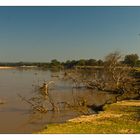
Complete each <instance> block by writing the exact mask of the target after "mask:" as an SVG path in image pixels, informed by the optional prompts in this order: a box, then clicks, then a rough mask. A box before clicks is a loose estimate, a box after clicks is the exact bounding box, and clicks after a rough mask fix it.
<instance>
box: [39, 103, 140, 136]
mask: <svg viewBox="0 0 140 140" xmlns="http://www.w3.org/2000/svg"><path fill="white" fill-rule="evenodd" d="M39 133H42V134H46V133H48V134H112V133H113V134H140V101H138V100H131V101H130V100H129V101H121V102H117V103H114V104H111V105H106V106H105V107H104V111H103V112H101V113H99V114H97V115H89V116H84V115H83V116H80V117H77V118H74V119H71V120H68V121H67V122H66V123H63V124H49V125H47V126H46V127H45V128H44V129H43V130H42V131H40V132H39Z"/></svg>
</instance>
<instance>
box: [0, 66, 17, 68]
mask: <svg viewBox="0 0 140 140" xmlns="http://www.w3.org/2000/svg"><path fill="white" fill-rule="evenodd" d="M13 68H16V67H8V66H0V69H13Z"/></svg>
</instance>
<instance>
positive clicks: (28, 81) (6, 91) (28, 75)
mask: <svg viewBox="0 0 140 140" xmlns="http://www.w3.org/2000/svg"><path fill="white" fill-rule="evenodd" d="M54 74H55V75H56V74H57V73H56V72H55V73H54V72H51V71H43V70H37V69H27V70H25V69H1V70H0V99H1V100H3V101H5V103H4V104H0V133H16V134H17V133H34V132H37V131H39V130H40V129H41V128H43V126H44V125H46V124H50V123H63V122H65V121H66V120H68V119H70V118H74V117H76V116H78V115H81V114H79V112H78V111H74V110H68V109H67V110H61V111H60V112H53V111H48V112H47V113H46V114H39V113H38V114H33V113H32V111H31V107H30V105H29V104H27V103H26V102H24V101H21V99H20V98H19V96H18V94H20V95H21V96H23V97H26V98H30V97H33V96H34V95H35V94H37V93H36V91H35V87H36V86H41V85H42V84H43V82H44V81H51V80H52V81H54V83H55V84H54V85H53V86H52V89H51V90H50V95H51V98H52V99H53V101H54V102H56V103H57V102H68V103H69V104H73V103H72V102H73V100H74V99H73V98H77V97H78V98H83V97H84V99H86V101H87V102H88V105H92V104H96V105H100V104H103V103H104V102H105V101H106V100H108V99H109V98H110V97H111V95H109V94H107V93H98V92H96V91H92V90H87V89H77V90H76V91H73V90H72V84H71V83H70V82H68V81H65V80H62V79H61V78H58V77H54V76H52V75H54ZM59 74H60V73H59ZM91 113H92V112H91ZM93 113H94V112H93Z"/></svg>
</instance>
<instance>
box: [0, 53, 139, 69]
mask: <svg viewBox="0 0 140 140" xmlns="http://www.w3.org/2000/svg"><path fill="white" fill-rule="evenodd" d="M120 62H121V63H123V64H127V65H128V66H131V67H134V66H135V67H140V60H139V56H138V55H137V54H129V55H126V56H125V57H124V60H122V59H121V60H120ZM104 65H105V61H103V60H100V59H99V60H96V59H93V58H92V59H80V60H67V61H66V62H60V61H58V60H57V59H53V60H52V61H51V62H15V63H14V62H13V63H8V62H7V63H6V62H5V63H4V62H3V63H2V62H1V63H0V66H16V67H20V66H37V67H39V68H43V69H72V68H75V67H77V66H79V67H88V66H92V67H94V66H104Z"/></svg>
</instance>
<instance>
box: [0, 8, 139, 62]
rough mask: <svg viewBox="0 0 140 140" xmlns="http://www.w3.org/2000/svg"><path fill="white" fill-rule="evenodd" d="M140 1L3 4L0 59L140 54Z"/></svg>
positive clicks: (77, 57)
mask: <svg viewBox="0 0 140 140" xmlns="http://www.w3.org/2000/svg"><path fill="white" fill-rule="evenodd" d="M139 33H140V7H0V62H19V61H30V62H35V61H36V62H48V61H50V60H51V59H58V60H60V61H65V60H68V59H70V60H72V59H90V58H95V59H102V58H104V56H105V55H107V54H108V53H110V52H113V51H120V52H122V54H123V55H125V54H129V53H137V54H138V55H139V56H140V36H139V35H138V34H139Z"/></svg>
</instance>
